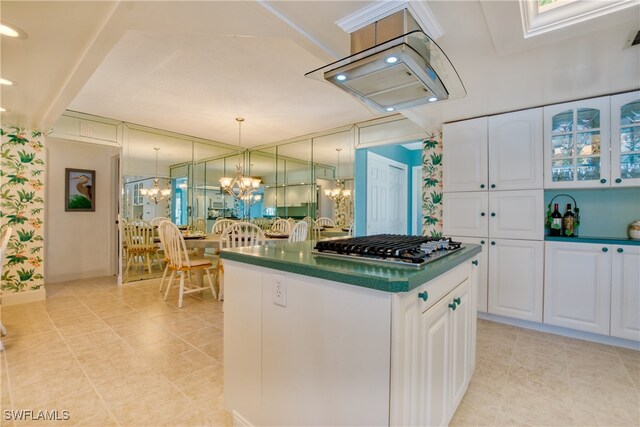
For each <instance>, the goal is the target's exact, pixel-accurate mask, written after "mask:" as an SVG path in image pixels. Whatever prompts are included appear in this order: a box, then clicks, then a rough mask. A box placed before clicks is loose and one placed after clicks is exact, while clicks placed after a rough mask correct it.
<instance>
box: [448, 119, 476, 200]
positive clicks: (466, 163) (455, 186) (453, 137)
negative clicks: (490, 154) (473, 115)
mask: <svg viewBox="0 0 640 427" xmlns="http://www.w3.org/2000/svg"><path fill="white" fill-rule="evenodd" d="M442 150H443V157H442V158H443V160H444V162H443V182H444V191H480V190H482V189H487V118H486V117H480V118H478V119H472V120H465V121H462V122H456V123H450V124H445V125H444V126H443V127H442Z"/></svg>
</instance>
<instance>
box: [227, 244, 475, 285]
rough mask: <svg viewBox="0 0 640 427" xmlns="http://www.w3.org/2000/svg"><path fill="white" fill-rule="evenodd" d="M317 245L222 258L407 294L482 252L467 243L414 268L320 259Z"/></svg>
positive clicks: (234, 252)
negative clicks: (315, 246) (455, 250)
mask: <svg viewBox="0 0 640 427" xmlns="http://www.w3.org/2000/svg"><path fill="white" fill-rule="evenodd" d="M314 245H315V242H314V241H306V242H299V243H287V242H279V241H272V242H268V243H267V244H266V245H261V246H250V247H245V248H234V249H224V250H223V251H222V252H221V255H220V256H221V257H222V258H223V259H228V260H233V261H238V262H243V263H246V264H252V265H257V266H261V267H267V268H272V269H275V270H281V271H287V272H290V273H296V274H302V275H305V276H311V277H318V278H320V279H326V280H331V281H334V282H342V283H348V284H350V285H355V286H362V287H365V288H370V289H377V290H379V291H385V292H407V291H410V290H412V289H414V288H416V287H418V286H420V285H422V284H423V283H425V282H428V281H429V280H431V279H434V278H436V277H438V276H439V275H441V274H443V273H445V272H447V271H449V270H451V269H452V268H454V267H456V266H458V265H459V264H461V263H462V262H464V261H467V260H470V259H472V258H474V256H475V255H477V254H479V253H480V251H481V250H482V246H480V245H474V244H465V245H464V249H462V250H460V251H458V252H455V253H453V254H451V255H448V256H446V257H443V258H442V259H437V260H435V261H432V262H430V263H429V264H427V265H426V266H422V267H418V268H415V267H410V266H401V265H399V266H395V265H392V264H385V263H371V262H363V261H355V260H354V261H352V260H347V259H345V260H343V259H336V258H329V257H323V256H318V255H316V254H313V253H311V249H312V248H313V246H314Z"/></svg>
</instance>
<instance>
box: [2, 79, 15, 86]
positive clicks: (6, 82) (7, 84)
mask: <svg viewBox="0 0 640 427" xmlns="http://www.w3.org/2000/svg"><path fill="white" fill-rule="evenodd" d="M0 85H5V86H11V85H13V82H12V81H11V80H7V79H3V78H0Z"/></svg>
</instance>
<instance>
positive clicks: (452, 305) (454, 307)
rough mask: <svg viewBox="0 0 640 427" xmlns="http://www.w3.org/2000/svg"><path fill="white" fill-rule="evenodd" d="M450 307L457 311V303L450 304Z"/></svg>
mask: <svg viewBox="0 0 640 427" xmlns="http://www.w3.org/2000/svg"><path fill="white" fill-rule="evenodd" d="M449 308H450V309H451V310H453V311H456V303H455V302H454V303H453V304H449Z"/></svg>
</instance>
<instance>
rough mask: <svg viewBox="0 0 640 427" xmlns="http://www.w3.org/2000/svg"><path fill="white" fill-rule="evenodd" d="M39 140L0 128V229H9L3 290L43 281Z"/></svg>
mask: <svg viewBox="0 0 640 427" xmlns="http://www.w3.org/2000/svg"><path fill="white" fill-rule="evenodd" d="M43 140H44V136H43V135H42V133H41V132H34V131H27V130H25V129H20V128H17V127H2V128H0V141H1V142H0V166H1V167H0V230H2V231H4V229H5V228H6V227H9V226H10V227H12V228H13V232H12V235H11V240H9V245H8V246H7V250H6V252H5V254H4V256H3V261H2V262H3V264H4V265H3V266H2V280H1V282H0V291H2V292H3V293H4V292H25V291H30V290H37V289H40V288H41V287H42V286H43V284H44V275H43V272H44V267H43V259H42V256H43V252H44V250H43V247H44V238H43V229H42V227H43V220H44V183H43V181H44V161H43V158H44V152H43V149H44V145H43V143H42V141H43Z"/></svg>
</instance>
